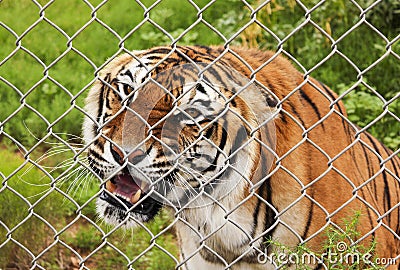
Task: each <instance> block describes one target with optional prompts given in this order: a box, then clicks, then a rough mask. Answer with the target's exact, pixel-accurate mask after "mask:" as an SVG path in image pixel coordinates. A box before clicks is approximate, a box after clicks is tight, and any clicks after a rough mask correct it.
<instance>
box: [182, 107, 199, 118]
mask: <svg viewBox="0 0 400 270" xmlns="http://www.w3.org/2000/svg"><path fill="white" fill-rule="evenodd" d="M185 112H186V113H187V114H188V115H190V117H192V118H196V117H198V116H199V115H200V112H199V110H197V109H194V108H189V109H186V110H185Z"/></svg>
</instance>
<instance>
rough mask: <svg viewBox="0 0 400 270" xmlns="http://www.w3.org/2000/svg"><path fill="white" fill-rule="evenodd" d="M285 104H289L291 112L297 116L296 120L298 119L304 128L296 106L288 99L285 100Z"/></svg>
mask: <svg viewBox="0 0 400 270" xmlns="http://www.w3.org/2000/svg"><path fill="white" fill-rule="evenodd" d="M286 104H288V105H289V107H290V109H291V110H292V113H293V114H294V115H295V116H297V118H298V120H299V121H300V123H301V125H302V126H303V127H304V128H306V126H305V124H304V121H303V119H301V117H300V114H299V113H298V112H297V110H296V108H295V107H294V106H293V104H292V103H291V102H289V101H287V102H286Z"/></svg>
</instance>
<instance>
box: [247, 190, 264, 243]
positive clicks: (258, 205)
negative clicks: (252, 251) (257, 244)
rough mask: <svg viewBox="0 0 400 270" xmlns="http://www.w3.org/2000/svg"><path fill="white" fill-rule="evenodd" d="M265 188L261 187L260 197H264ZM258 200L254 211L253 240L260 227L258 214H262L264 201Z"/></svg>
mask: <svg viewBox="0 0 400 270" xmlns="http://www.w3.org/2000/svg"><path fill="white" fill-rule="evenodd" d="M264 188H265V185H261V186H260V188H259V190H258V195H259V196H260V197H262V194H263V192H264ZM256 198H257V204H256V208H255V209H254V213H253V229H252V231H251V234H250V235H251V237H252V238H253V239H254V237H255V234H256V231H257V227H258V214H259V212H260V206H261V202H262V200H261V199H260V198H259V197H256ZM266 207H268V206H266Z"/></svg>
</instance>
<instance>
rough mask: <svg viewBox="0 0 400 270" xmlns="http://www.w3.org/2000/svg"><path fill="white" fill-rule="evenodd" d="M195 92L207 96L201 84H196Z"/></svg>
mask: <svg viewBox="0 0 400 270" xmlns="http://www.w3.org/2000/svg"><path fill="white" fill-rule="evenodd" d="M196 90H197V91H199V92H200V93H203V94H205V95H207V92H206V90H205V89H204V86H203V85H202V84H201V83H198V84H196Z"/></svg>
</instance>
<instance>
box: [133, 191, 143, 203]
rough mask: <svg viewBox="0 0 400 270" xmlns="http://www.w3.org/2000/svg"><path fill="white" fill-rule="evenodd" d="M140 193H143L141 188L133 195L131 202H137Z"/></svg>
mask: <svg viewBox="0 0 400 270" xmlns="http://www.w3.org/2000/svg"><path fill="white" fill-rule="evenodd" d="M140 195H142V191H141V190H140V189H139V190H138V191H137V192H136V193H135V194H133V195H132V197H131V203H133V204H135V203H137V201H138V200H139V199H140Z"/></svg>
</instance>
